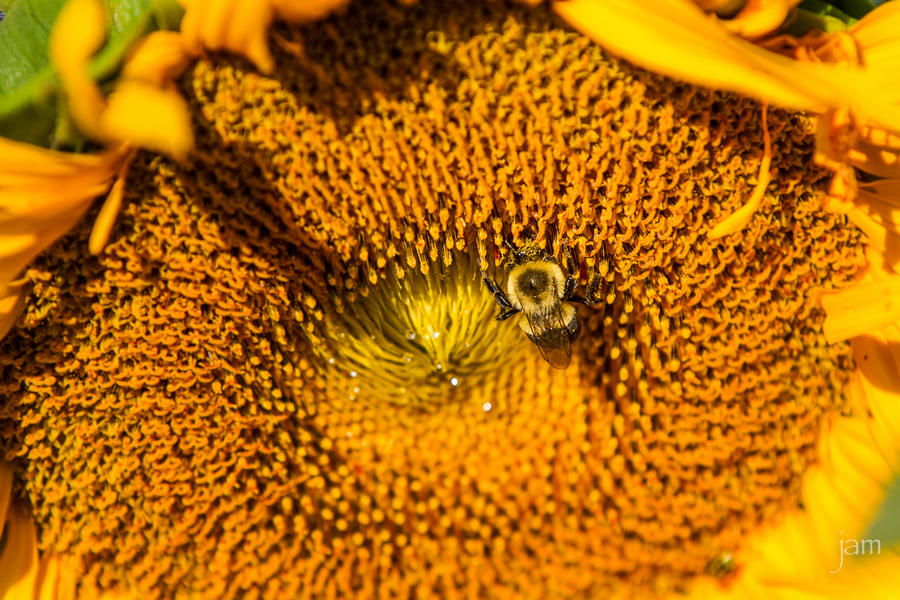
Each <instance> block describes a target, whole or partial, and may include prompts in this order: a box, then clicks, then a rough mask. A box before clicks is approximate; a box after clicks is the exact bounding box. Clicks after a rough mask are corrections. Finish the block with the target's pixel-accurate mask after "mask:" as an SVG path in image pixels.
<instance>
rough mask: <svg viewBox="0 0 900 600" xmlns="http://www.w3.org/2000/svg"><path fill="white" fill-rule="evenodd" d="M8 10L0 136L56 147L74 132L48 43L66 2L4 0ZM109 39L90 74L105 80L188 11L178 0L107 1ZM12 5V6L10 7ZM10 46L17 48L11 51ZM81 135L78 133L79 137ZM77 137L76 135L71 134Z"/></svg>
mask: <svg viewBox="0 0 900 600" xmlns="http://www.w3.org/2000/svg"><path fill="white" fill-rule="evenodd" d="M0 2H2V3H3V5H4V7H3V8H2V9H3V10H4V12H6V17H5V18H4V20H3V22H2V25H0V48H3V49H4V50H5V51H4V52H2V53H0V136H4V137H8V138H11V139H16V140H20V141H25V142H29V143H33V144H39V145H42V146H50V147H55V146H56V145H57V144H59V143H65V142H67V141H70V140H69V139H58V138H57V137H56V134H57V133H60V132H63V131H68V130H69V129H70V127H68V123H67V122H61V119H67V118H68V117H66V116H64V115H62V114H61V113H60V111H59V110H58V108H59V107H60V106H62V105H63V104H62V103H61V102H60V100H59V98H60V97H61V95H62V92H61V89H60V84H59V80H58V79H57V77H56V76H55V74H54V72H53V68H52V66H51V65H50V57H49V49H48V44H49V40H50V30H51V27H52V25H53V22H54V21H55V20H56V18H57V16H58V15H59V12H60V10H61V9H62V6H63V5H64V3H65V0H0ZM105 3H106V6H107V13H108V15H109V23H108V27H107V41H106V44H105V45H104V46H103V47H102V48H101V49H100V51H99V52H98V53H97V55H96V56H94V58H93V59H92V60H91V63H90V66H89V68H88V73H89V74H90V76H91V77H93V78H94V79H95V80H97V81H98V82H100V83H103V82H108V81H109V80H111V79H112V78H114V76H115V74H116V72H117V71H118V69H119V67H120V65H121V62H122V59H123V57H124V56H125V53H126V52H127V50H128V48H129V46H131V44H132V43H133V42H134V41H135V40H137V39H138V38H139V37H141V36H143V35H144V34H146V33H149V32H150V31H152V30H154V29H156V28H158V25H159V23H164V24H166V25H168V26H173V25H174V26H177V25H178V23H179V21H180V19H181V15H182V11H181V8H180V7H179V6H178V5H177V3H176V2H175V0H105ZM6 5H8V6H6ZM7 49H9V50H11V51H7ZM74 137H77V136H74ZM66 138H72V139H74V138H73V137H72V136H68V135H67V136H66Z"/></svg>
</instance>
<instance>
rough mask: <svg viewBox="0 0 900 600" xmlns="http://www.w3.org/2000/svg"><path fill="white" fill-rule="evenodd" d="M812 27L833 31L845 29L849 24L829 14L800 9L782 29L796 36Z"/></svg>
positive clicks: (827, 31) (828, 31)
mask: <svg viewBox="0 0 900 600" xmlns="http://www.w3.org/2000/svg"><path fill="white" fill-rule="evenodd" d="M811 29H817V30H819V31H824V32H826V33H831V32H833V31H843V30H845V29H847V24H846V23H845V22H844V21H842V20H840V19H837V18H835V17H832V16H829V15H825V14H822V15H817V14H814V13H811V12H809V11H806V10H803V9H800V10H798V11H797V12H796V14H795V15H794V19H793V20H792V21H791V22H790V23H789V24H788V25H787V26H786V27H784V28H783V29H782V31H783V32H784V33H789V34H790V35H793V36H795V37H800V36H802V35H803V34H805V33H807V32H808V31H810V30H811Z"/></svg>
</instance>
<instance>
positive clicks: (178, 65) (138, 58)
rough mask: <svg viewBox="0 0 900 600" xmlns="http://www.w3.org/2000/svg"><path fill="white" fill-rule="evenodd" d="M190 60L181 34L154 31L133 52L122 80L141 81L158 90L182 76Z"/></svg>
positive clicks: (123, 70)
mask: <svg viewBox="0 0 900 600" xmlns="http://www.w3.org/2000/svg"><path fill="white" fill-rule="evenodd" d="M189 60H190V56H189V55H188V53H187V50H186V49H185V47H184V43H183V41H182V38H181V35H180V34H179V33H177V32H175V31H154V32H153V33H151V34H150V35H148V36H146V37H144V38H143V39H141V40H140V41H139V42H138V43H137V45H136V46H135V47H134V49H132V50H131V52H130V53H129V55H128V59H127V60H126V61H125V66H124V67H123V68H122V78H123V79H139V80H141V81H146V82H148V83H152V84H154V85H156V86H157V87H159V86H162V84H163V83H165V82H168V81H172V80H173V79H174V78H175V77H177V76H178V75H180V74H181V72H182V71H183V70H184V68H185V67H187V64H188V61H189Z"/></svg>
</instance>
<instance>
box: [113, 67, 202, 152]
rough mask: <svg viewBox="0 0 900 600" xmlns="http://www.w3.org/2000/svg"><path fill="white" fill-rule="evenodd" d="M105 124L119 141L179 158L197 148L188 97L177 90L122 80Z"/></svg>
mask: <svg viewBox="0 0 900 600" xmlns="http://www.w3.org/2000/svg"><path fill="white" fill-rule="evenodd" d="M101 123H102V126H103V130H104V131H106V132H108V133H109V134H111V135H112V136H113V137H115V139H118V140H122V141H126V142H130V143H133V144H136V145H140V146H142V147H144V148H149V149H151V150H156V151H158V152H162V153H164V154H168V155H169V156H173V157H175V158H181V157H183V156H184V155H185V154H187V152H188V150H190V148H191V146H192V145H193V135H192V133H191V119H190V113H189V111H188V106H187V102H186V101H185V100H184V98H182V97H181V96H180V95H179V94H178V93H177V92H175V91H174V90H161V89H159V88H156V87H154V86H153V85H151V84H148V83H144V82H141V81H122V82H121V83H119V85H117V86H116V91H115V92H113V93H112V95H110V97H109V106H108V108H107V109H106V111H104V113H103V116H102V118H101Z"/></svg>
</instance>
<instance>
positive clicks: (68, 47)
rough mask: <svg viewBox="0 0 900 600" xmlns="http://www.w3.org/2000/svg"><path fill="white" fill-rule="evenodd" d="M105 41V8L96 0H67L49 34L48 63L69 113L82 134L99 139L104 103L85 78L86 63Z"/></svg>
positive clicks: (101, 138)
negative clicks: (63, 93)
mask: <svg viewBox="0 0 900 600" xmlns="http://www.w3.org/2000/svg"><path fill="white" fill-rule="evenodd" d="M105 38H106V9H105V8H104V6H103V3H102V2H100V0H69V2H67V3H66V4H65V6H63V8H62V10H61V11H60V13H59V16H58V17H57V19H56V22H55V23H54V24H53V30H52V31H51V33H50V60H51V62H52V63H53V66H54V68H55V69H56V71H57V72H58V73H59V78H60V80H61V81H62V84H63V88H64V89H65V91H66V97H67V99H68V105H69V111H70V112H71V115H72V119H73V120H74V121H75V124H76V125H77V126H78V128H79V129H80V130H81V131H82V132H84V133H85V134H87V135H89V136H91V137H93V138H95V139H100V140H103V139H105V137H104V135H103V131H102V129H101V128H100V125H99V117H100V113H102V112H103V108H104V106H105V102H104V100H103V95H102V94H101V93H100V89H99V88H98V87H97V84H96V83H94V80H93V79H91V78H90V77H89V76H88V72H87V66H88V60H89V59H90V57H91V56H92V55H93V54H94V52H96V51H97V49H99V48H100V45H101V44H102V43H103V40H104V39H105Z"/></svg>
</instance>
